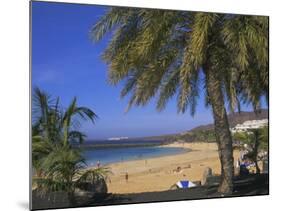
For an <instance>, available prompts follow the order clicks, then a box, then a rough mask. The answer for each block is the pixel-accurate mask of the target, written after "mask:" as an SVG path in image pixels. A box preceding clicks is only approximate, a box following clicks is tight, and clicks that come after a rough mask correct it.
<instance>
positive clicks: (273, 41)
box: [0, 0, 281, 211]
mask: <svg viewBox="0 0 281 211" xmlns="http://www.w3.org/2000/svg"><path fill="white" fill-rule="evenodd" d="M57 1H58V0H57ZM67 2H76V3H91V4H93V3H96V4H104V5H105V4H107V5H122V6H139V7H150V8H169V9H184V10H193V11H213V12H232V13H243V14H258V15H269V16H270V143H271V144H270V145H271V146H270V156H271V160H270V170H271V177H270V193H271V195H270V196H263V197H241V198H231V199H212V200H197V201H183V202H169V203H154V204H137V205H122V206H106V207H95V208H77V209H68V210H77V211H78V210H90V209H95V210H99V211H107V210H116V211H119V210H120V211H121V210H122V211H123V210H124V211H127V210H128V211H129V210H131V209H132V208H133V209H134V210H135V211H139V210H144V209H153V210H155V209H156V210H157V209H161V210H174V209H177V210H209V209H211V210H226V209H227V211H231V210H235V211H237V210H266V209H270V208H273V207H277V209H278V207H279V206H280V205H279V203H278V202H279V200H280V195H281V194H280V182H279V181H280V178H279V177H280V168H281V165H280V162H279V160H280V156H279V155H280V150H281V140H280V134H279V133H278V132H279V131H280V127H281V126H280V121H279V119H280V118H281V115H280V110H281V104H280V91H279V92H278V90H281V87H280V79H281V77H280V73H281V70H280V68H279V67H280V60H281V59H280V58H281V56H280V55H281V53H280V49H281V48H280V40H281V31H280V28H281V27H280V20H281V15H280V9H281V8H280V7H279V5H278V1H276V0H267V1H265V0H212V1H208V0H201V1H200V0H182V1H180V0H173V1H163V0H162V1H160V0H153V1H151V0H122V1H121V0H68V1H67ZM28 7H29V2H28V1H27V0H9V1H2V2H1V7H0V9H1V12H0V30H1V33H0V34H1V36H0V58H1V59H0V64H1V68H0V71H1V76H0V79H1V82H0V86H1V87H0V93H1V94H0V97H1V98H0V99H1V101H0V106H1V108H0V122H1V125H0V128H1V129H0V131H1V133H0V134H1V135H0V137H1V139H0V140H1V148H0V149H1V152H0V156H1V157H0V158H1V172H0V194H1V195H0V201H1V203H0V210H13V211H17V210H27V207H28V181H29V179H28V178H29V175H28V172H29V166H28V160H29V153H28V148H29V146H28V145H29V144H28V139H29V125H28V122H29V8H28ZM278 96H279V97H278Z"/></svg>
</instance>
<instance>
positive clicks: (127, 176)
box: [125, 172, 129, 182]
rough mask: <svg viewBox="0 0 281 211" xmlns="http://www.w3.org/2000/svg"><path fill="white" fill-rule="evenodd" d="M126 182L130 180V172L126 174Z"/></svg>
mask: <svg viewBox="0 0 281 211" xmlns="http://www.w3.org/2000/svg"><path fill="white" fill-rule="evenodd" d="M125 180H126V182H128V180H129V174H128V172H126V174H125Z"/></svg>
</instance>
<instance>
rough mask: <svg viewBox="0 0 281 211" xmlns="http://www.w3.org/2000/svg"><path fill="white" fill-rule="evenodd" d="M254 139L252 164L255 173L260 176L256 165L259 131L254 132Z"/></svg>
mask: <svg viewBox="0 0 281 211" xmlns="http://www.w3.org/2000/svg"><path fill="white" fill-rule="evenodd" d="M253 133H254V137H255V143H254V163H255V166H256V173H257V174H260V168H259V165H258V158H257V157H258V148H259V131H258V130H254V132H253Z"/></svg>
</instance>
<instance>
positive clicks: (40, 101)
mask: <svg viewBox="0 0 281 211" xmlns="http://www.w3.org/2000/svg"><path fill="white" fill-rule="evenodd" d="M32 100H33V101H32V167H33V171H34V173H33V185H34V186H35V187H36V188H37V190H38V191H39V192H40V193H41V194H45V193H48V192H53V191H65V192H67V193H68V194H69V196H70V197H72V198H73V193H74V191H75V188H76V187H77V186H79V184H81V183H84V182H89V183H95V181H96V180H97V179H100V178H103V179H106V178H107V176H108V174H109V173H110V171H109V169H107V168H104V167H100V168H97V169H86V167H87V165H86V163H85V159H84V158H83V156H82V153H81V151H80V150H79V148H77V147H74V146H73V143H75V142H77V143H82V142H83V141H84V138H85V137H86V136H85V134H83V133H82V132H81V131H79V126H80V122H81V120H90V121H91V122H92V123H95V121H96V119H97V118H98V116H97V115H96V114H95V113H94V112H93V111H92V110H91V109H89V108H87V107H80V106H78V105H77V99H76V98H73V100H72V101H71V103H70V105H69V106H68V107H67V108H66V109H63V108H62V106H61V105H60V100H59V98H58V97H57V98H52V97H51V96H50V95H49V94H47V93H46V92H44V91H41V90H40V89H39V88H35V89H34V90H33V97H32Z"/></svg>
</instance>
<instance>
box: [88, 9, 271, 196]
mask: <svg viewBox="0 0 281 211" xmlns="http://www.w3.org/2000/svg"><path fill="white" fill-rule="evenodd" d="M109 31H112V32H113V36H112V37H111V40H110V43H109V44H108V46H107V48H106V50H105V51H104V53H103V59H104V60H105V61H106V62H107V64H108V65H109V71H108V78H109V82H110V83H111V84H113V85H116V84H118V83H121V82H122V84H124V87H123V90H122V91H121V97H124V96H127V95H130V100H129V103H128V109H129V108H130V107H131V106H133V105H136V106H143V105H145V104H147V103H148V102H149V101H150V99H152V98H153V97H155V96H156V97H157V99H158V101H157V109H158V110H162V109H164V108H165V105H166V103H167V102H168V100H169V99H171V98H172V97H173V96H174V95H177V108H178V112H180V113H184V112H185V111H186V109H187V107H188V106H189V108H190V112H191V115H194V113H195V110H196V104H197V100H198V97H199V96H200V93H199V90H200V88H201V87H200V86H201V85H202V86H203V89H204V90H205V101H206V106H211V108H212V111H213V117H214V124H215V134H216V141H217V143H218V148H219V157H220V162H221V176H222V179H221V183H220V186H219V192H223V193H231V192H232V190H233V171H234V170H233V155H232V138H231V133H230V131H229V124H228V119H227V112H226V106H225V105H226V104H227V103H228V104H229V108H230V110H231V111H234V110H235V109H240V102H242V103H251V104H252V105H253V107H254V109H255V110H258V109H259V106H260V98H261V96H266V97H268V55H267V51H268V19H267V17H261V16H242V15H234V14H215V13H202V12H185V11H169V10H153V9H140V8H122V7H114V8H111V9H110V10H109V11H108V12H107V13H106V14H105V15H104V16H103V17H102V18H101V19H100V20H99V21H98V22H97V23H96V24H95V25H94V26H93V29H92V31H91V36H92V39H93V40H94V41H99V40H100V39H102V38H103V37H104V35H105V34H106V33H107V32H109Z"/></svg>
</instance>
